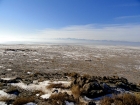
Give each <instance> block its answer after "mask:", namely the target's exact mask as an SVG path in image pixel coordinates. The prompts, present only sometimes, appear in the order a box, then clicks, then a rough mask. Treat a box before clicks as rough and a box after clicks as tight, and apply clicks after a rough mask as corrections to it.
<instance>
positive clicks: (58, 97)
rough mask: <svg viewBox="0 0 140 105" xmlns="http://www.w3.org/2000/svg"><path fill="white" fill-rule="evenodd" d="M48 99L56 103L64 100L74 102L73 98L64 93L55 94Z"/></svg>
mask: <svg viewBox="0 0 140 105" xmlns="http://www.w3.org/2000/svg"><path fill="white" fill-rule="evenodd" d="M49 99H53V100H57V101H60V102H64V101H66V100H67V101H71V102H74V98H73V96H72V95H68V94H67V92H64V93H61V92H60V93H57V94H52V95H51V96H50V98H49Z"/></svg>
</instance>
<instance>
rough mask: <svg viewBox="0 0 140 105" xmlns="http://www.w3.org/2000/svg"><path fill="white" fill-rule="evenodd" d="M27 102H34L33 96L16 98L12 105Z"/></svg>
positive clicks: (20, 104) (21, 104)
mask: <svg viewBox="0 0 140 105" xmlns="http://www.w3.org/2000/svg"><path fill="white" fill-rule="evenodd" d="M29 102H35V98H34V97H19V98H16V100H15V101H14V103H13V105H23V104H26V103H29Z"/></svg>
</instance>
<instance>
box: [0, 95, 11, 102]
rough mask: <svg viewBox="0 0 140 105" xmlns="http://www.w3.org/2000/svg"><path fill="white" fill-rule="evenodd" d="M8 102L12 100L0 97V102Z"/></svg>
mask: <svg viewBox="0 0 140 105" xmlns="http://www.w3.org/2000/svg"><path fill="white" fill-rule="evenodd" d="M9 100H12V99H11V98H9V97H7V96H1V97H0V101H4V102H6V101H9Z"/></svg>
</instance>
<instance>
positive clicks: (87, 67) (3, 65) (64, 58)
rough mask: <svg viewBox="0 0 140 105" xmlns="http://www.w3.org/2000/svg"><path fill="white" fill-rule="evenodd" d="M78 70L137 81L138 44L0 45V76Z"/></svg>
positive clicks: (139, 73) (139, 70) (139, 71)
mask: <svg viewBox="0 0 140 105" xmlns="http://www.w3.org/2000/svg"><path fill="white" fill-rule="evenodd" d="M32 70H34V71H40V72H42V71H43V72H78V73H80V74H90V75H96V76H113V75H115V76H119V77H125V78H127V79H128V81H130V82H134V83H140V47H130V46H103V45H0V75H1V78H2V77H6V76H8V75H9V76H10V75H12V76H16V75H18V74H22V72H23V71H24V72H25V71H27V72H29V71H32Z"/></svg>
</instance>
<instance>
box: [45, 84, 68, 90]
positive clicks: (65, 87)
mask: <svg viewBox="0 0 140 105" xmlns="http://www.w3.org/2000/svg"><path fill="white" fill-rule="evenodd" d="M46 88H47V89H52V88H61V89H68V88H69V87H68V86H65V85H63V84H62V83H56V84H54V83H51V84H49V85H48V86H46Z"/></svg>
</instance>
